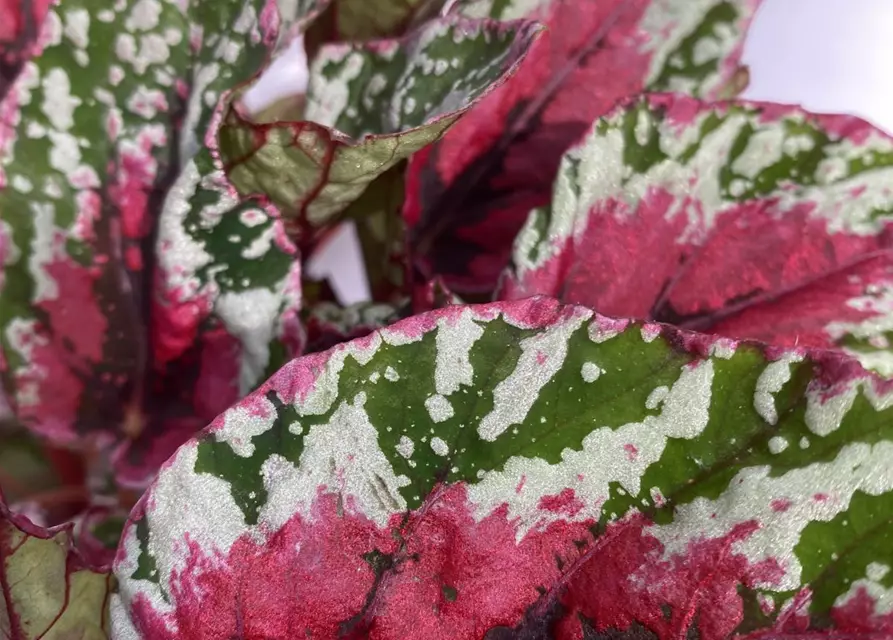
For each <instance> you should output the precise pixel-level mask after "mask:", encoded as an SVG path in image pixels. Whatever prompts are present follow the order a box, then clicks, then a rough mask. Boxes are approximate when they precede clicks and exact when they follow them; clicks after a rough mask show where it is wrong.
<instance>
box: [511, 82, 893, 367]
mask: <svg viewBox="0 0 893 640" xmlns="http://www.w3.org/2000/svg"><path fill="white" fill-rule="evenodd" d="M535 293H539V294H546V295H554V296H557V297H560V298H561V299H562V300H564V301H565V302H573V303H577V304H583V305H586V306H588V307H590V308H593V309H596V310H597V311H599V312H601V313H606V314H610V315H615V316H623V317H639V318H650V319H654V320H657V321H661V322H669V323H672V324H677V325H680V326H682V327H685V328H691V329H697V330H709V331H710V332H715V333H719V334H722V335H727V336H731V337H734V338H752V339H759V340H762V341H765V342H768V343H771V344H778V345H787V346H794V345H798V344H799V345H807V346H814V347H827V348H831V347H844V348H847V349H849V350H851V351H853V352H854V353H856V354H858V355H859V356H860V357H861V358H862V360H863V362H864V363H865V364H866V365H868V366H871V367H876V368H878V369H880V370H882V371H883V372H885V373H889V374H893V358H891V357H890V351H889V346H890V344H889V337H890V332H891V331H893V139H891V138H890V137H888V136H886V135H885V134H883V133H881V132H880V131H878V130H877V129H875V128H874V127H872V126H871V125H869V124H868V123H866V122H863V121H861V120H858V119H856V118H852V117H846V116H818V115H811V114H807V113H805V112H803V111H802V110H800V109H797V108H793V107H783V106H778V105H761V104H749V103H741V104H719V105H705V104H702V103H700V102H698V101H697V100H694V99H691V98H686V97H681V96H651V97H647V98H643V99H641V100H634V101H631V102H629V103H627V104H626V105H625V106H622V107H620V108H618V109H617V110H616V111H615V112H614V113H612V114H611V115H609V116H607V117H605V118H604V119H602V120H600V121H598V122H597V123H596V124H595V125H593V127H592V129H591V131H590V132H589V134H588V135H587V136H586V138H585V139H584V141H583V142H582V143H581V144H580V145H578V146H577V147H575V148H574V149H572V150H571V151H569V152H568V153H567V155H566V156H565V158H564V161H563V162H562V165H561V170H560V173H559V176H558V179H557V181H556V184H555V190H554V194H553V203H552V205H551V206H550V207H546V208H542V209H537V210H535V211H534V212H533V213H532V214H531V216H530V218H529V219H528V221H527V225H526V227H525V228H524V230H523V231H522V232H521V234H520V235H519V237H518V240H517V242H516V245H515V253H514V268H513V271H512V272H511V273H510V274H508V277H507V278H506V281H505V283H504V287H503V291H502V292H501V295H502V296H503V297H505V298H509V299H511V298H523V297H526V296H529V295H532V294H535Z"/></svg>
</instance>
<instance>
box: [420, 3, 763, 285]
mask: <svg viewBox="0 0 893 640" xmlns="http://www.w3.org/2000/svg"><path fill="white" fill-rule="evenodd" d="M758 5H759V0H610V1H597V0H533V1H530V0H507V1H504V0H465V1H464V2H463V1H462V0H460V1H459V2H455V3H452V6H453V8H454V11H459V12H462V13H464V14H465V15H468V16H474V17H480V16H485V15H486V16H490V17H492V18H497V19H503V20H506V19H515V18H521V17H526V18H535V19H538V20H540V21H542V22H543V23H545V24H546V26H547V30H546V32H545V33H544V35H543V37H542V38H540V39H539V41H538V42H537V43H536V44H535V45H534V47H533V49H532V50H531V53H530V56H529V62H528V63H527V64H525V67H524V72H523V73H522V74H519V75H517V76H515V77H514V78H512V79H511V80H510V81H509V82H507V83H506V84H505V85H504V86H503V87H502V88H500V89H499V90H498V91H495V92H494V93H493V94H492V95H490V96H489V97H488V98H487V99H486V100H484V101H483V102H482V103H481V104H480V105H478V106H477V107H476V108H475V109H474V111H473V112H472V113H471V114H469V116H468V117H467V118H464V119H463V120H462V121H461V122H459V123H458V124H457V125H456V127H454V128H453V129H452V130H451V131H450V132H449V133H448V134H447V135H446V136H445V137H444V138H443V139H442V140H441V141H440V142H439V143H438V144H437V145H435V146H433V147H431V148H429V149H427V150H425V151H424V152H423V153H420V154H417V155H416V156H415V157H414V158H413V159H412V161H411V163H410V169H409V176H408V180H407V182H408V189H407V204H406V208H405V216H406V220H407V224H408V226H409V227H410V229H411V236H410V247H411V249H412V251H413V260H414V264H415V268H416V270H417V271H418V276H417V277H418V278H419V279H420V281H422V282H424V281H427V280H429V279H431V278H432V277H434V276H437V275H439V276H442V277H443V278H444V281H445V283H446V285H447V286H449V287H450V288H451V289H453V290H454V291H456V292H457V293H459V294H470V293H475V294H481V293H489V292H492V290H493V289H494V287H495V285H496V281H497V279H498V276H499V274H500V272H501V271H502V269H504V268H505V266H506V265H507V264H508V261H509V258H510V254H511V246H512V240H513V239H514V237H515V235H516V234H517V233H518V231H519V229H520V228H521V226H522V225H523V223H524V220H525V218H526V216H527V214H528V213H529V211H530V210H531V209H532V208H533V207H536V206H542V205H544V204H546V203H547V202H548V201H549V193H550V189H551V185H552V181H553V180H554V178H555V174H556V171H557V168H558V164H559V161H560V159H561V156H562V154H563V153H564V152H565V151H566V150H567V148H568V147H570V146H571V145H572V144H574V143H575V142H577V141H578V139H579V137H580V136H582V135H583V134H584V133H585V131H586V130H587V129H588V128H589V126H590V125H591V124H592V122H593V120H595V119H596V118H598V117H600V116H602V115H604V114H606V113H607V112H608V111H609V110H610V109H611V108H612V107H613V106H614V105H615V103H616V102H617V101H619V100H621V99H623V98H626V97H628V96H631V95H637V94H639V93H641V92H643V91H682V92H686V93H690V94H693V95H696V96H703V97H706V98H710V99H714V98H716V97H717V96H720V95H723V94H724V93H725V92H726V91H727V87H728V86H729V84H730V83H732V84H734V83H735V82H737V81H738V60H739V58H740V52H741V45H742V43H743V41H744V36H745V33H746V31H747V27H748V26H749V24H750V21H751V18H752V17H753V14H754V12H755V11H756V8H757V6H758Z"/></svg>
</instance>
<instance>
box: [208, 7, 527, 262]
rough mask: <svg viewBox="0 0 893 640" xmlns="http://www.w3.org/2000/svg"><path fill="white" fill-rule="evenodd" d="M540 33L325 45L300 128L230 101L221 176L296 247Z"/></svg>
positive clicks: (446, 32) (437, 34) (512, 64)
mask: <svg viewBox="0 0 893 640" xmlns="http://www.w3.org/2000/svg"><path fill="white" fill-rule="evenodd" d="M539 32H540V26H539V25H538V24H536V23H533V22H530V21H523V22H508V23H496V22H492V21H478V20H466V19H462V18H449V19H438V20H434V21H429V22H426V23H424V24H423V25H421V26H420V27H419V28H418V29H417V30H415V31H413V32H412V33H410V34H409V35H407V36H405V37H404V38H402V39H401V40H390V41H385V40H379V41H374V42H372V43H367V44H328V45H324V46H323V47H322V48H321V49H320V50H319V52H318V53H317V54H316V56H315V58H314V59H313V60H312V62H311V65H310V82H309V86H308V88H307V96H306V108H305V110H304V114H303V117H304V120H302V121H299V122H279V121H276V122H268V123H257V122H253V121H252V120H251V118H250V116H249V115H248V114H247V113H246V112H245V109H244V108H242V107H241V106H240V103H239V102H238V101H234V102H233V105H232V106H231V108H229V110H228V111H227V113H226V114H225V116H224V120H223V123H222V124H221V127H220V131H219V144H220V153H221V156H222V158H223V160H224V162H225V164H226V168H227V174H228V177H229V179H230V180H231V181H232V183H233V184H234V185H235V186H236V188H237V189H238V191H239V192H240V193H241V194H243V195H255V194H261V195H265V196H267V197H268V198H269V199H270V201H271V202H272V203H273V204H274V205H276V206H277V207H278V208H279V210H280V211H281V213H282V215H283V217H284V218H285V219H286V221H287V224H288V230H289V235H290V236H292V237H294V238H296V241H297V244H298V248H299V249H305V248H306V247H307V246H309V245H311V244H312V242H313V240H314V239H315V238H316V234H317V233H318V232H319V230H320V228H323V227H325V226H326V225H329V224H331V223H332V222H333V220H335V219H336V218H337V216H338V215H339V214H341V213H342V212H344V210H345V209H346V208H347V207H348V206H349V205H350V204H351V203H352V202H354V201H356V200H357V199H358V198H359V196H360V195H361V194H362V193H363V192H364V190H365V189H366V188H367V186H369V184H370V183H372V182H373V180H375V178H377V177H378V176H380V175H382V174H384V173H385V172H386V171H388V169H390V168H392V167H394V166H395V165H397V164H398V163H400V162H401V161H402V160H404V159H406V158H407V157H409V156H410V155H411V154H413V153H415V152H417V151H419V150H420V149H422V148H424V147H425V146H427V145H429V144H431V143H432V142H434V141H435V140H437V139H438V138H439V137H440V136H442V135H443V133H444V132H445V131H446V130H447V129H449V127H450V126H452V125H453V124H454V123H455V122H456V121H457V120H458V119H459V118H460V116H462V115H463V114H465V113H466V112H467V111H468V110H469V109H470V108H471V107H472V106H473V105H474V104H475V103H476V102H477V101H479V100H480V99H481V98H482V97H483V96H484V95H486V94H487V93H489V92H491V91H493V90H494V89H495V88H496V87H498V86H499V85H500V84H501V83H502V82H504V81H505V79H506V78H508V77H509V76H511V75H512V74H513V73H514V71H515V70H516V69H517V67H518V65H519V63H520V61H521V60H522V59H523V57H524V55H525V53H526V51H527V50H528V48H529V47H530V45H531V44H532V42H533V41H534V39H535V38H536V37H537V35H538V34H539Z"/></svg>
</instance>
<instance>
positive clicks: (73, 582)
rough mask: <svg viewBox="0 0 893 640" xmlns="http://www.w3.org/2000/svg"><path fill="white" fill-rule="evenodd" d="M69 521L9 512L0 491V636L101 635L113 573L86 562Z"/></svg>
mask: <svg viewBox="0 0 893 640" xmlns="http://www.w3.org/2000/svg"><path fill="white" fill-rule="evenodd" d="M71 535H72V534H71V527H70V526H68V527H57V528H54V529H41V528H40V527H37V526H35V525H33V524H32V523H31V522H30V521H28V520H27V519H26V518H24V517H22V516H17V515H15V514H13V513H11V512H10V511H9V510H8V509H7V507H6V505H5V504H4V502H3V494H2V493H0V636H2V637H3V638H9V639H10V640H75V639H77V640H105V638H107V637H108V631H109V624H108V615H107V604H108V598H109V593H110V591H111V587H112V583H113V580H114V578H112V576H111V575H110V573H109V571H108V570H101V569H93V568H90V567H88V566H86V565H85V564H84V562H83V560H82V559H81V557H80V556H79V555H78V554H77V553H76V552H75V551H73V549H72V545H71Z"/></svg>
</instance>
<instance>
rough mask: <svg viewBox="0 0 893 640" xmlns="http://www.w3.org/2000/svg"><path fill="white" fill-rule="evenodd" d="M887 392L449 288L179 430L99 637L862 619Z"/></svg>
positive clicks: (731, 628)
mask: <svg viewBox="0 0 893 640" xmlns="http://www.w3.org/2000/svg"><path fill="white" fill-rule="evenodd" d="M891 412H893V388H891V387H890V383H889V382H885V381H882V380H880V379H878V378H876V377H873V376H872V375H871V374H868V373H866V372H865V371H864V370H863V369H862V368H861V367H859V365H858V364H857V363H855V362H854V361H852V360H850V359H849V358H847V357H846V356H844V355H841V354H835V353H831V352H828V351H815V352H813V351H809V350H805V349H802V348H798V349H780V348H771V349H770V348H765V347H760V346H757V345H755V344H748V343H736V342H734V341H732V340H729V339H726V338H717V337H709V336H704V335H699V334H693V333H686V332H681V331H679V330H676V329H673V328H669V327H666V326H662V325H657V324H637V323H633V322H629V321H621V320H611V319H608V318H606V317H602V316H598V315H594V314H593V313H592V312H591V311H589V310H586V309H584V308H582V307H572V306H567V307H564V306H560V305H559V304H558V303H557V302H555V301H553V300H548V299H542V298H539V299H531V300H527V301H523V302H509V303H496V304H491V305H486V306H470V307H469V306H451V307H447V308H446V309H443V310H441V311H437V312H433V313H430V314H426V315H422V316H417V317H414V318H411V319H409V320H405V321H402V322H400V323H398V324H396V325H393V326H391V327H389V328H386V329H382V330H380V331H377V332H375V333H373V334H371V335H370V336H368V337H367V338H364V339H361V340H357V341H354V342H351V343H346V344H343V345H339V346H338V347H335V348H334V349H332V350H330V351H329V352H326V353H321V354H314V355H312V356H308V357H305V358H302V359H298V360H295V361H293V362H292V363H290V364H289V365H288V366H286V367H285V368H284V369H282V370H281V371H280V372H279V373H277V374H276V375H275V376H273V377H272V378H271V379H270V380H269V381H268V382H266V383H265V384H264V385H262V386H261V387H260V388H259V389H258V390H257V391H256V392H255V393H253V394H252V395H250V396H249V397H248V398H247V399H246V400H245V401H243V402H242V403H240V404H239V405H238V406H236V407H233V408H232V409H230V410H229V411H227V412H226V413H225V414H223V415H221V416H220V417H219V418H218V419H217V420H216V421H215V422H214V423H213V424H212V425H211V427H210V428H209V429H208V430H207V431H206V432H205V433H204V434H202V435H201V436H200V437H199V438H197V439H195V440H193V441H191V442H190V443H188V444H187V445H185V446H184V447H183V448H181V449H180V451H179V452H178V453H177V454H176V456H174V457H173V458H172V459H171V460H170V461H169V462H168V463H167V464H166V465H165V466H164V468H163V469H162V470H161V472H160V474H159V477H158V479H157V481H156V482H155V484H154V485H153V486H152V488H151V489H150V490H149V492H148V493H147V494H146V495H145V496H144V497H143V498H142V500H141V501H140V503H139V505H138V506H137V508H136V510H135V511H134V513H133V522H132V523H131V524H130V525H128V528H127V530H126V531H125V534H124V536H123V539H122V543H121V546H120V548H119V552H118V557H117V560H116V567H115V571H116V575H117V577H118V579H119V581H120V585H121V589H120V593H119V595H117V596H115V600H114V602H113V605H112V612H113V613H112V616H113V620H114V623H113V624H114V631H115V634H116V637H119V638H138V637H145V636H150V637H153V638H156V637H157V638H191V639H193V638H194V639H201V638H218V637H231V636H233V635H236V636H240V635H241V636H243V637H249V636H263V637H282V636H289V635H295V634H299V635H300V634H303V635H307V636H312V637H317V636H318V637H333V636H339V637H345V638H376V639H377V640H385V639H389V638H394V639H397V638H406V637H413V638H419V639H420V640H425V639H429V638H430V639H441V638H451V639H455V640H461V639H464V638H468V639H469V640H480V639H481V638H487V639H488V640H496V639H499V638H526V637H554V638H560V639H565V638H567V639H570V638H574V639H580V638H584V637H585V638H593V637H595V638H601V637H611V638H614V637H630V638H633V637H636V638H639V637H642V638H657V639H658V640H671V639H676V638H684V637H693V634H694V637H699V638H701V639H702V640H724V639H725V638H727V637H729V636H731V635H733V634H736V633H738V634H742V635H746V634H749V635H748V637H751V638H768V637H776V636H778V635H781V634H788V633H795V632H796V633H802V634H805V635H804V637H822V634H824V633H831V632H832V630H834V633H838V634H841V636H842V637H850V636H853V637H855V636H856V635H859V634H861V636H860V637H865V638H881V637H884V634H889V633H891V632H893V613H891V608H893V607H891V604H893V590H891V586H893V585H891V583H890V580H891V575H890V567H891V566H893V545H891V544H890V542H891V537H893V518H891V517H890V514H891V513H893V471H891V469H890V465H889V460H890V456H891V455H893V429H891V425H893V420H891V417H893V413H891ZM624 634H626V635H624Z"/></svg>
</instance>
